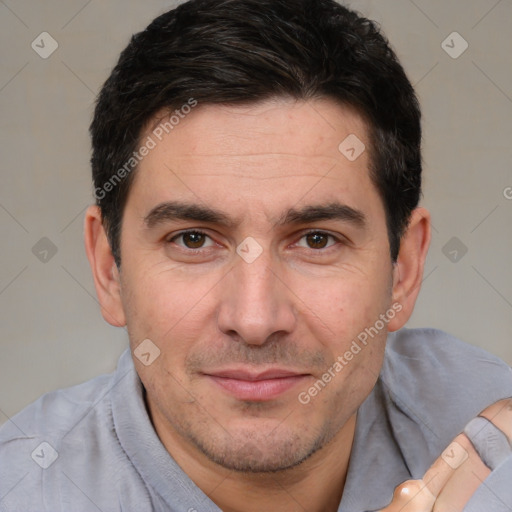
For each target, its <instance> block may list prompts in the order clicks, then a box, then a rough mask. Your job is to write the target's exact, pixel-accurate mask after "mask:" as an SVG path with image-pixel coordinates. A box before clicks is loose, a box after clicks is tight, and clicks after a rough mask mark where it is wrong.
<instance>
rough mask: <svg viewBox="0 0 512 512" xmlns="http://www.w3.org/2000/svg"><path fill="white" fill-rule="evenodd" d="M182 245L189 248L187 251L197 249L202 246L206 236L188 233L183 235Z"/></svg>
mask: <svg viewBox="0 0 512 512" xmlns="http://www.w3.org/2000/svg"><path fill="white" fill-rule="evenodd" d="M182 236H183V243H184V244H185V245H186V246H187V247H188V248H189V249H199V248H200V247H202V246H203V244H204V241H205V239H206V236H205V235H204V233H198V232H195V231H194V232H190V233H184V234H183V235H182Z"/></svg>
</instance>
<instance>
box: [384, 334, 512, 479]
mask: <svg viewBox="0 0 512 512" xmlns="http://www.w3.org/2000/svg"><path fill="white" fill-rule="evenodd" d="M379 381H380V385H381V386H382V392H383V396H384V397H385V398H384V400H385V404H386V405H385V407H386V411H387V415H388V418H389V421H390V423H391V424H392V428H393V431H394V432H395V434H397V442H398V443H399V444H401V445H402V453H404V454H405V453H406V452H408V453H409V454H411V456H412V455H413V454H414V453H415V452H416V453H417V452H418V451H421V452H422V453H425V456H424V457H420V458H419V459H421V461H420V460H418V462H421V463H420V465H419V468H420V469H418V471H419V472H421V471H423V470H424V468H423V466H424V464H425V463H428V464H430V463H431V462H432V461H433V460H434V459H435V458H436V457H437V456H438V455H439V453H441V451H442V450H444V448H445V447H446V446H447V444H448V443H449V442H450V441H451V440H452V439H453V438H454V437H455V436H456V435H457V434H459V433H460V432H461V431H462V430H463V428H464V426H465V425H466V424H467V423H468V422H469V421H470V420H471V419H473V418H474V417H475V416H477V415H478V414H479V413H480V412H481V411H483V410H484V409H485V408H486V407H488V406H489V405H491V404H493V403H495V402H497V401H498V400H502V399H504V398H509V397H512V369H511V368H510V367H509V366H508V365H507V364H506V363H505V362H503V361H502V360H501V359H499V358H498V357H496V356H494V355H492V354H490V353H488V352H486V351H485V350H483V349H481V348H478V347H474V346H472V345H469V344H468V343H464V342H463V341H461V340H459V339H457V338H456V337H454V336H452V335H450V334H448V333H446V332H443V331H440V330H437V329H401V330H399V331H397V332H395V333H392V334H390V336H389V338H388V344H387V346H386V355H385V358H384V363H383V366H382V372H381V375H380V379H379ZM398 432H400V435H398ZM406 432H408V435H406ZM421 447H422V448H421ZM424 450H426V451H424ZM427 454H428V455H427ZM404 456H405V455H404ZM406 458H407V457H406ZM409 463H410V466H411V467H415V465H416V464H415V463H416V461H409ZM426 467H428V466H426ZM421 474H422V473H421Z"/></svg>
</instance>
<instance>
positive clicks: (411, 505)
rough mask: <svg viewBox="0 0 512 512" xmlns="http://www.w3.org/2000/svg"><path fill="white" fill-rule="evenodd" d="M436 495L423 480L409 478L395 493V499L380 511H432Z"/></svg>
mask: <svg viewBox="0 0 512 512" xmlns="http://www.w3.org/2000/svg"><path fill="white" fill-rule="evenodd" d="M435 501H436V497H435V496H434V495H433V494H432V493H431V492H430V490H429V489H428V487H427V486H426V485H425V482H424V481H423V480H407V481H406V482H404V483H403V484H401V485H399V486H398V487H397V488H396V489H395V492H394V493H393V500H392V501H391V503H390V504H389V505H388V506H387V507H386V508H383V509H382V510H380V511H379V512H432V507H433V506H434V503H435Z"/></svg>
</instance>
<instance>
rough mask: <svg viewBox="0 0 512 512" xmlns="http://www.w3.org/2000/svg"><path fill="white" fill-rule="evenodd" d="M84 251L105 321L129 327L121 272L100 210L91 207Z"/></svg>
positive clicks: (87, 218) (86, 215)
mask: <svg viewBox="0 0 512 512" xmlns="http://www.w3.org/2000/svg"><path fill="white" fill-rule="evenodd" d="M84 242H85V251H86V253H87V258H88V260H89V264H90V265H91V270H92V275H93V277H94V286H95V287H96V295H97V296H98V300H99V303H100V307H101V314H102V315H103V318H104V319H105V320H106V321H107V322H108V323H109V324H111V325H113V326H114V327H123V326H125V325H126V318H125V314H124V310H123V305H122V301H121V286H120V283H119V271H118V269H117V266H116V264H115V261H114V256H113V255H112V250H111V249H110V244H109V242H108V238H107V234H106V233H105V229H104V227H103V223H102V221H101V211H100V209H99V207H98V206H89V208H87V212H86V214H85V222H84Z"/></svg>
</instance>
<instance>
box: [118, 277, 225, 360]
mask: <svg viewBox="0 0 512 512" xmlns="http://www.w3.org/2000/svg"><path fill="white" fill-rule="evenodd" d="M128 270H130V269H128ZM133 270H134V271H133V272H131V273H130V272H129V271H128V272H127V274H128V275H130V279H129V280H126V281H124V282H123V296H124V297H123V305H124V307H125V312H126V316H127V323H128V330H129V333H130V340H131V342H132V343H133V344H136V343H138V340H142V339H145V338H149V339H150V340H152V341H153V342H154V343H155V344H156V345H157V346H158V347H159V348H160V350H161V351H162V353H165V354H167V352H169V349H171V348H172V350H171V352H172V354H174V355H175V356H178V355H179V354H180V352H182V347H187V346H190V343H192V341H193V340H194V339H195V338H197V333H198V332H199V331H200V330H201V327H202V326H203V325H204V323H205V321H207V318H208V316H209V314H210V315H211V305H212V300H215V293H216V287H215V280H214V279H211V278H206V277H205V276H202V277H201V279H194V278H193V277H192V278H191V277H190V276H187V278H180V277H179V276H177V275H176V273H175V271H173V270H169V269H165V268H158V267H153V268H152V269H146V270H145V269H144V268H142V267H138V268H137V269H133Z"/></svg>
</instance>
